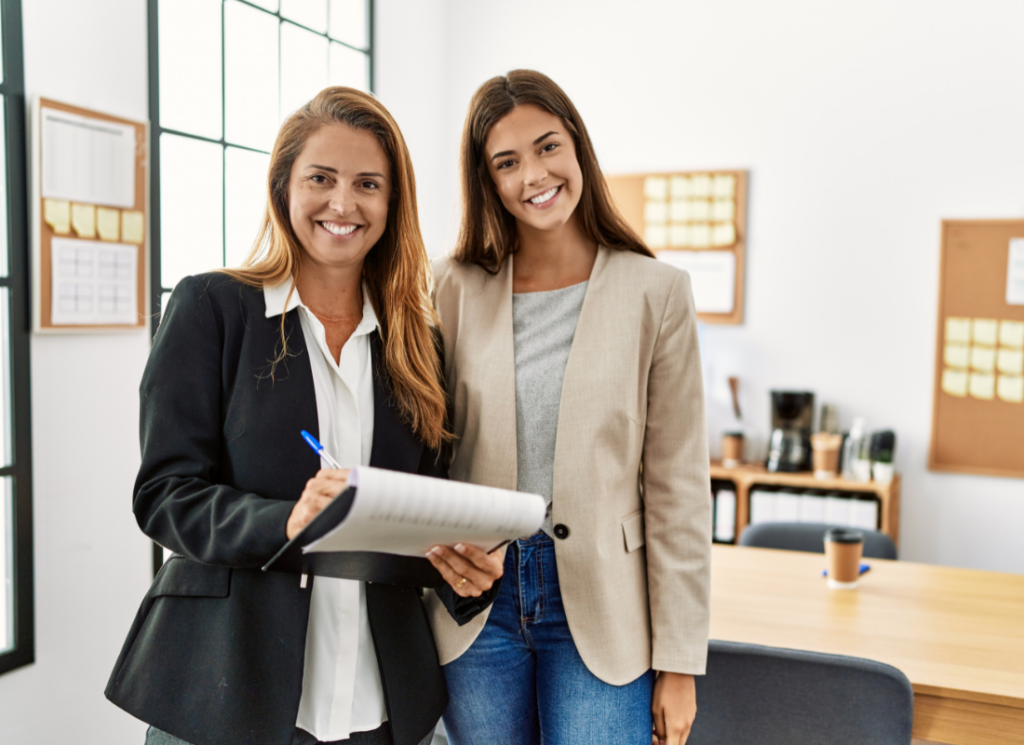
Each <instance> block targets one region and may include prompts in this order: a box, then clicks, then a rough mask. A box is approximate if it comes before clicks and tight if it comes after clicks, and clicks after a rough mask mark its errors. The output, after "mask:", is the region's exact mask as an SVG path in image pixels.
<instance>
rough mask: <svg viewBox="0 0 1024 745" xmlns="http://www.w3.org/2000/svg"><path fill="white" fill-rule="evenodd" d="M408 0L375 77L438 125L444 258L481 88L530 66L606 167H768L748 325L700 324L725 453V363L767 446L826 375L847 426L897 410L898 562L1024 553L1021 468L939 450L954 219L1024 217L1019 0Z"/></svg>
mask: <svg viewBox="0 0 1024 745" xmlns="http://www.w3.org/2000/svg"><path fill="white" fill-rule="evenodd" d="M408 7H409V4H408V3H405V2H403V0H378V11H379V12H378V19H379V23H378V26H377V39H378V49H380V50H381V54H382V56H384V53H385V50H388V49H395V50H398V49H401V50H405V56H404V57H403V58H401V59H398V58H395V59H391V60H385V61H383V64H384V65H387V66H388V67H385V68H384V69H382V71H381V73H382V74H381V75H380V76H378V81H379V89H380V90H381V92H382V94H384V95H386V101H387V103H388V104H389V105H390V106H392V107H393V109H394V110H395V111H396V116H397V118H398V121H399V123H400V125H401V126H402V127H403V130H404V131H405V133H406V136H407V138H408V139H409V140H410V142H420V141H424V140H426V141H429V142H431V144H430V145H429V146H428V147H427V150H428V151H429V155H427V157H423V156H422V155H421V154H420V153H417V152H414V156H415V157H417V159H418V160H417V170H418V176H419V185H420V189H419V191H420V207H421V214H422V215H423V224H424V231H425V234H426V236H427V242H428V249H429V250H430V252H431V253H432V254H438V253H442V252H443V251H444V250H446V249H447V248H449V247H450V246H451V244H452V242H453V240H454V229H453V227H452V224H453V223H452V221H451V216H452V214H453V206H452V205H453V204H455V202H456V198H457V169H456V163H457V151H458V138H459V132H460V129H461V125H462V121H463V117H464V116H465V109H466V106H467V104H468V102H469V98H470V96H471V95H472V93H473V91H474V90H475V89H476V87H477V86H478V85H479V84H480V83H482V82H483V81H484V80H485V79H487V78H488V77H490V76H492V75H497V74H501V73H503V72H505V71H507V70H509V69H512V68H516V67H532V68H536V69H539V70H542V71H544V72H546V73H547V74H549V75H551V76H552V77H553V78H554V79H555V80H556V81H557V82H559V84H561V85H562V87H563V88H564V89H565V90H566V91H567V93H568V94H569V95H570V96H571V97H572V99H573V100H574V102H575V103H576V105H577V107H578V108H579V110H580V111H581V113H582V115H583V117H584V119H585V121H586V123H587V127H588V129H589V131H590V133H591V136H592V137H593V139H594V141H595V143H596V147H597V152H598V156H599V158H600V159H601V163H602V165H603V167H604V169H605V170H606V171H607V172H608V173H636V172H646V171H660V170H673V169H701V168H748V169H750V210H749V221H748V222H749V241H748V258H749V266H748V275H747V288H746V301H747V311H746V322H745V323H744V324H743V325H742V326H738V327H715V326H707V327H705V328H704V329H703V330H702V333H701V336H702V348H703V355H704V364H705V368H706V375H707V379H708V405H709V430H710V437H711V447H712V452H715V451H717V450H718V444H717V443H718V439H719V435H720V433H721V432H722V430H723V429H724V428H726V427H729V426H731V424H732V423H731V421H730V415H729V409H730V406H729V404H728V400H727V395H728V394H727V392H726V387H725V382H724V381H725V378H726V377H727V376H728V375H730V374H736V375H739V377H740V378H741V381H742V390H743V392H742V403H743V407H744V409H745V411H744V416H745V417H746V418H745V420H744V424H745V426H746V427H747V428H748V432H749V433H750V435H751V439H752V440H753V442H752V443H751V448H750V450H751V451H753V454H754V455H755V456H758V457H763V456H764V454H765V451H766V440H767V434H768V428H769V411H768V407H769V404H768V391H769V390H770V389H772V388H788V389H798V390H799V389H807V390H812V391H814V392H815V393H816V394H817V398H818V401H819V402H821V401H828V402H833V403H835V404H837V405H838V406H839V410H840V415H841V424H842V425H843V426H844V427H846V428H848V427H849V425H850V423H851V421H852V418H853V417H854V416H858V415H860V416H864V417H866V418H867V420H868V425H869V427H870V428H872V429H881V428H892V429H895V430H896V432H897V434H898V437H899V442H898V445H897V455H896V465H897V467H898V469H899V470H900V471H901V472H902V473H903V477H904V482H903V511H902V517H903V523H902V526H903V527H902V535H901V539H902V542H901V549H902V556H903V557H904V558H906V559H911V560H917V561H926V562H933V563H938V564H946V565H954V566H962V567H974V568H983V569H990V570H997V571H1010V572H1018V573H1020V572H1024V551H1022V550H1021V548H1020V546H1021V544H1020V540H1019V535H1018V532H1019V531H1018V526H1019V525H1020V524H1021V523H1022V522H1024V482H1022V481H1021V480H1011V479H998V478H987V477H975V476H965V475H948V474H938V473H931V472H929V471H928V470H927V469H926V462H927V448H928V439H929V434H930V426H931V405H932V376H933V362H934V357H933V352H934V344H935V314H936V307H937V285H938V257H939V222H940V220H941V219H943V218H990V217H991V218H999V217H1012V218H1020V217H1022V216H1024V170H1022V168H1021V164H1022V163H1024V138H1021V136H1020V132H1021V131H1022V125H1024V97H1021V96H1020V95H1019V94H1018V93H1017V91H1019V90H1020V72H1021V70H1024V46H1022V45H1021V44H1020V43H1019V39H1018V38H1016V29H1019V28H1021V27H1022V25H1024V5H1022V4H1021V3H1019V2H1016V1H1015V0H993V1H992V2H987V3H982V4H970V5H969V4H967V3H964V2H960V1H952V0H943V1H941V2H926V1H925V0H896V1H895V2H894V1H893V0H867V1H866V2H862V3H857V4H855V5H842V4H828V3H824V4H823V3H818V2H814V0H779V1H778V2H773V3H752V2H748V1H746V0H720V1H719V2H715V3H707V2H694V1H683V2H679V1H678V0H665V1H663V2H652V1H650V0H638V1H637V2H633V3H629V4H628V5H624V4H622V3H621V2H615V1H614V0H592V1H591V2H587V3H580V2H559V3H550V2H544V1H543V0H524V1H523V2H519V3H515V4H514V5H509V4H507V3H480V2H473V0H449V1H448V2H445V3H443V6H442V7H441V8H440V12H442V13H443V22H442V23H441V24H440V26H441V28H440V36H434V34H435V33H437V32H438V28H437V25H436V24H433V25H431V26H430V29H431V31H429V32H427V31H424V29H423V28H422V27H421V26H420V25H419V24H417V23H413V22H403V19H402V18H401V16H402V15H403V13H404V12H405V11H406V9H407V8H408ZM432 12H433V11H432ZM438 52H440V54H442V55H443V59H442V62H441V67H440V70H438V63H437V61H436V60H435V59H434V58H433V55H436V54H437V53H438ZM424 61H425V64H426V65H428V68H423V67H421V65H422V64H424ZM425 69H429V73H428V76H429V77H433V76H436V79H434V80H433V81H427V80H425V79H424V77H425V76H424V74H423V72H424V70H425ZM431 101H432V102H433V104H432V105H430V104H429V103H428V104H427V105H424V104H423V103H422V102H431ZM412 102H416V105H412ZM406 103H409V104H410V105H409V106H406V105H405V104H406ZM433 107H440V108H441V109H442V110H443V112H444V114H443V121H441V122H439V121H438V119H437V118H436V115H435V112H434V111H432V110H431V109H432V108H433Z"/></svg>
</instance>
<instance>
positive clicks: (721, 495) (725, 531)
mask: <svg viewBox="0 0 1024 745" xmlns="http://www.w3.org/2000/svg"><path fill="white" fill-rule="evenodd" d="M714 523H715V526H714V536H715V540H716V541H720V542H722V543H732V542H733V541H734V540H735V539H736V492H734V491H732V490H731V489H722V490H720V491H719V492H718V493H716V494H715V520H714Z"/></svg>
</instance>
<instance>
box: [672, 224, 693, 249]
mask: <svg viewBox="0 0 1024 745" xmlns="http://www.w3.org/2000/svg"><path fill="white" fill-rule="evenodd" d="M668 242H669V245H670V246H672V248H686V247H688V246H689V245H690V226H689V225H673V226H672V227H671V228H669V231H668Z"/></svg>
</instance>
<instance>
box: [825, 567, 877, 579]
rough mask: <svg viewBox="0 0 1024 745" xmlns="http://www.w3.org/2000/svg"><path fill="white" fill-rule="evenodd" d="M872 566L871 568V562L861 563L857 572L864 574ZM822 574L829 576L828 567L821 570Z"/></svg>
mask: <svg viewBox="0 0 1024 745" xmlns="http://www.w3.org/2000/svg"><path fill="white" fill-rule="evenodd" d="M870 568H871V565H870V564H861V565H860V571H859V572H857V574H864V572H866V571H867V570H869V569H870ZM821 576H822V577H827V576H828V569H822V570H821Z"/></svg>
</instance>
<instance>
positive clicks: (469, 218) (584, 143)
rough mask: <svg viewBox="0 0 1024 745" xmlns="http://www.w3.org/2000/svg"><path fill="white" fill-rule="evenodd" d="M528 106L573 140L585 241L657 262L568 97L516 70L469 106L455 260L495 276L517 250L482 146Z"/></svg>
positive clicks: (545, 80) (537, 76)
mask: <svg viewBox="0 0 1024 745" xmlns="http://www.w3.org/2000/svg"><path fill="white" fill-rule="evenodd" d="M524 104H533V105H534V106H539V107H540V108H542V109H544V111H547V112H548V113H549V114H552V115H554V116H557V117H558V118H559V119H561V120H562V122H563V123H564V124H565V127H566V129H568V130H569V134H570V135H571V136H572V139H573V144H574V145H575V146H576V160H577V161H579V164H580V171H581V172H582V174H583V193H582V194H581V195H580V201H579V204H578V205H577V206H576V215H577V216H578V219H579V222H580V227H581V228H582V229H583V232H584V234H585V235H586V236H587V238H589V239H590V240H592V241H594V242H595V243H597V244H599V245H602V246H607V247H608V248H613V249H616V250H620V251H635V252H636V253H638V254H643V255H644V256H651V257H653V256H654V254H653V253H652V252H651V250H650V249H649V248H647V246H645V245H644V242H643V241H642V240H641V239H640V236H638V235H637V234H636V232H635V231H634V230H633V229H632V228H631V227H629V225H628V224H627V223H626V221H625V220H624V219H623V217H622V215H621V214H619V211H618V210H617V209H616V208H615V205H614V204H613V203H612V198H611V194H610V193H609V191H608V184H607V183H606V182H605V180H604V174H602V173H601V167H600V166H599V165H598V163H597V154H596V153H595V152H594V145H593V143H592V142H591V141H590V135H589V134H588V133H587V128H586V126H585V125H584V124H583V118H582V117H580V114H579V112H578V111H577V110H576V107H575V106H573V104H572V101H570V100H569V97H568V96H567V95H565V91H563V90H562V89H561V88H559V87H558V85H557V84H556V83H555V81H553V80H552V79H551V78H549V77H548V76H547V75H544V74H543V73H539V72H537V71H536V70H513V71H512V72H510V73H509V74H508V75H505V76H501V75H499V76H498V77H495V78H491V79H490V80H488V81H487V82H486V83H484V84H483V85H481V86H480V88H479V89H478V90H477V92H476V93H475V94H474V95H473V100H472V101H470V103H469V112H468V113H467V114H466V123H465V125H464V126H463V129H462V146H461V151H460V156H459V159H460V166H461V169H460V170H461V174H460V175H461V180H462V225H461V227H460V228H459V238H458V242H457V243H456V246H455V250H454V252H453V254H452V256H453V258H454V259H455V260H456V261H459V262H462V263H466V264H479V265H480V266H481V267H483V268H484V269H486V270H487V271H488V272H491V273H492V274H495V273H497V272H498V270H499V269H500V268H501V266H502V264H504V263H505V259H506V258H508V256H509V254H512V253H515V251H516V250H517V249H518V247H519V233H518V230H517V229H516V221H515V218H514V217H512V215H511V213H509V211H508V210H506V209H505V207H504V205H503V204H502V203H501V199H500V198H499V197H498V193H497V191H495V188H494V182H493V181H492V179H491V174H490V171H489V170H488V169H487V156H486V154H485V152H484V145H485V144H486V142H487V135H488V134H489V133H490V131H491V127H493V126H494V125H495V123H497V122H498V120H500V119H501V118H502V117H504V116H505V115H506V114H508V113H509V112H510V111H512V109H514V108H515V107H516V106H522V105H524Z"/></svg>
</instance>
